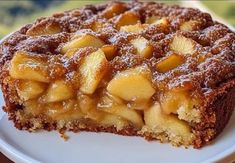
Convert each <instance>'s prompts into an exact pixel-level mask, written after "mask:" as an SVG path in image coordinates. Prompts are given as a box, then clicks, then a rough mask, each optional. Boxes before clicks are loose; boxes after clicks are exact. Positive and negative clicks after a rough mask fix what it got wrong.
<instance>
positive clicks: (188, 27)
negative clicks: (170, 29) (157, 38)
mask: <svg viewBox="0 0 235 163" xmlns="http://www.w3.org/2000/svg"><path fill="white" fill-rule="evenodd" d="M198 24H199V23H198V22H197V21H195V20H189V21H186V22H184V23H182V24H181V26H180V30H182V31H192V30H194V29H195V28H196V27H197V25H198Z"/></svg>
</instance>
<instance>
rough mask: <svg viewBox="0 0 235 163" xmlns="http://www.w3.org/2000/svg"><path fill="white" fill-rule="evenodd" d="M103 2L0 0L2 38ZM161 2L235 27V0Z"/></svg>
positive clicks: (0, 31) (83, 0)
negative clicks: (48, 18)
mask: <svg viewBox="0 0 235 163" xmlns="http://www.w3.org/2000/svg"><path fill="white" fill-rule="evenodd" d="M101 2H105V0H93V1H92V0H89V1H87V0H71V1H69V0H0V38H2V37H4V36H5V35H7V34H8V33H10V32H12V31H15V30H17V29H18V28H19V27H21V26H22V25H24V24H27V23H31V22H33V21H34V20H35V19H36V18H38V17H41V16H49V15H51V14H52V13H55V12H62V11H64V10H69V9H73V8H77V7H80V6H83V5H85V4H91V3H93V4H95V3H101ZM106 2H107V1H106ZM161 2H164V3H168V4H183V5H185V6H190V7H197V8H200V9H201V10H204V11H207V12H210V13H212V15H213V17H214V18H216V19H218V20H219V21H222V22H224V23H225V24H226V23H227V24H230V25H231V26H235V0H231V1H226V0H225V1H222V0H221V1H219V0H216V1H213V0H203V1H199V0H198V1H197V0H190V1H179V0H176V1H173V0H166V1H161Z"/></svg>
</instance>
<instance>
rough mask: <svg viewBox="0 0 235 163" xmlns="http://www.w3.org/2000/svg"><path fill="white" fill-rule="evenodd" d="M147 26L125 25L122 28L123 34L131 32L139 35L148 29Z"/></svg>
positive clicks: (138, 24)
mask: <svg viewBox="0 0 235 163" xmlns="http://www.w3.org/2000/svg"><path fill="white" fill-rule="evenodd" d="M147 26H148V25H147V24H140V23H137V24H134V25H125V26H122V27H121V28H120V31H121V32H130V33H139V32H141V31H142V30H144V29H145V28H147Z"/></svg>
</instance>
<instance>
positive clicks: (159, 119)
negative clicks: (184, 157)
mask: <svg viewBox="0 0 235 163" xmlns="http://www.w3.org/2000/svg"><path fill="white" fill-rule="evenodd" d="M144 120H145V124H146V126H147V128H149V129H151V130H152V131H153V132H154V131H155V130H156V132H159V131H164V132H165V133H166V134H168V136H169V139H170V140H172V141H175V137H178V138H181V139H182V140H181V141H185V143H189V144H190V143H191V140H192V133H191V131H190V127H189V125H188V124H187V123H186V122H184V121H182V120H179V119H178V118H177V117H176V116H174V115H168V114H164V113H163V112H162V110H161V106H160V104H159V103H155V104H154V105H153V106H152V107H150V108H149V109H147V110H144Z"/></svg>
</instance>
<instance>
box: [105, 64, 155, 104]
mask: <svg viewBox="0 0 235 163" xmlns="http://www.w3.org/2000/svg"><path fill="white" fill-rule="evenodd" d="M149 76H150V70H149V69H148V68H147V67H146V66H140V67H136V68H132V69H128V70H125V71H123V72H120V73H118V74H116V75H115V77H114V78H113V79H112V80H111V81H110V82H109V84H108V87H107V90H108V92H109V93H110V94H113V95H115V96H118V97H120V98H122V99H124V100H126V101H138V100H142V99H149V98H150V97H151V96H152V95H153V94H154V93H155V89H154V88H153V87H152V84H151V81H150V80H149Z"/></svg>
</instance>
